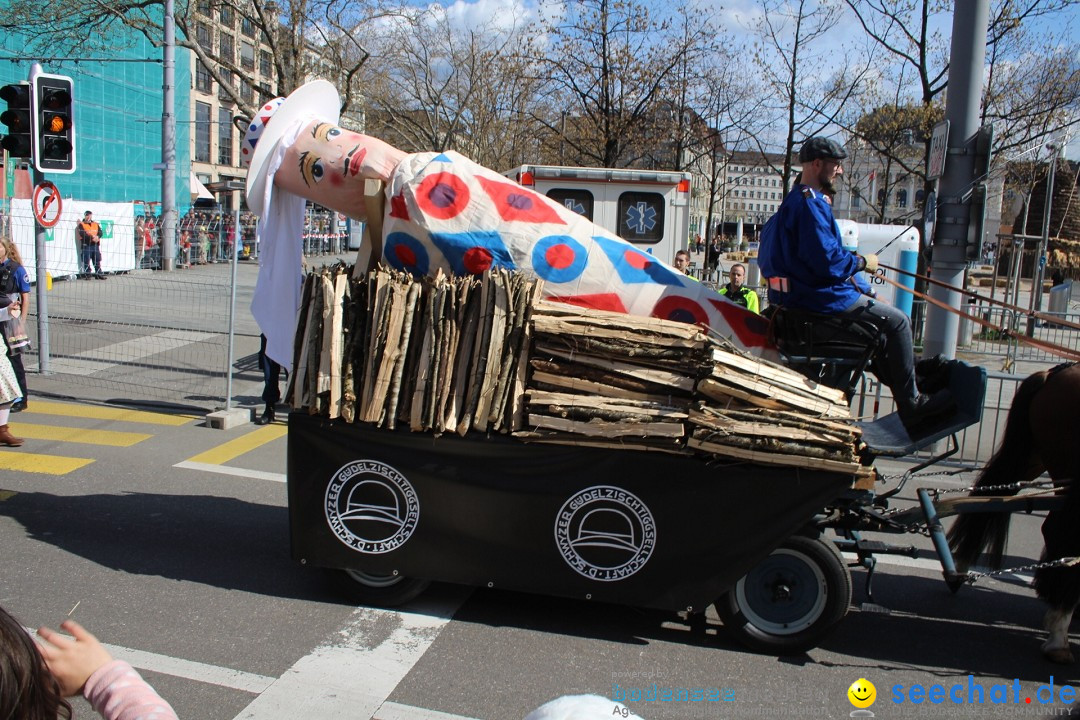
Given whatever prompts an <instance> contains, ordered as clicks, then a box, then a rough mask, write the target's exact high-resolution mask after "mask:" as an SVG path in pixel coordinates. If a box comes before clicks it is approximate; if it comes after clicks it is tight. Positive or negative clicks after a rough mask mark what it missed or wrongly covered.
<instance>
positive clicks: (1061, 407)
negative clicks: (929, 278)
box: [949, 363, 1080, 664]
mask: <svg viewBox="0 0 1080 720" xmlns="http://www.w3.org/2000/svg"><path fill="white" fill-rule="evenodd" d="M1078 429H1080V365H1077V364H1076V363H1066V364H1064V365H1058V366H1057V367H1055V368H1052V369H1050V370H1043V371H1040V372H1037V373H1035V374H1033V375H1031V376H1029V377H1028V378H1026V379H1025V380H1024V381H1023V382H1022V383H1021V384H1020V387H1019V388H1017V391H1016V395H1015V397H1014V398H1013V402H1012V406H1011V407H1010V408H1009V414H1008V416H1007V419H1006V422H1005V433H1004V435H1003V436H1002V438H1001V445H1000V446H999V447H998V449H997V451H996V452H995V453H994V455H993V457H991V458H990V462H989V463H987V465H986V467H985V468H983V470H982V472H981V473H980V475H979V478H978V480H976V482H975V486H974V489H973V490H972V492H971V495H973V496H977V495H999V496H1000V495H1015V494H1016V493H1017V492H1019V489H1012V490H1001V489H998V490H993V489H989V490H988V489H987V488H991V487H992V486H1001V485H1009V484H1011V483H1015V482H1018V481H1029V480H1034V479H1035V478H1037V477H1039V476H1040V475H1042V473H1043V472H1046V473H1047V474H1049V475H1050V478H1051V480H1052V481H1053V483H1054V485H1055V486H1056V488H1057V494H1059V495H1062V496H1063V498H1064V500H1063V506H1062V507H1061V508H1060V509H1055V510H1052V511H1050V512H1049V513H1048V514H1047V517H1046V520H1045V521H1043V524H1042V534H1043V544H1044V549H1043V554H1042V559H1043V560H1055V559H1059V558H1065V557H1077V556H1080V488H1077V483H1076V482H1073V481H1075V480H1077V479H1078V478H1080V442H1078V441H1080V436H1078ZM1009 518H1010V515H1009V513H1007V512H1003V513H965V514H961V515H960V516H959V517H958V518H957V520H956V522H955V523H954V524H953V526H952V528H951V529H950V531H949V545H950V547H951V548H952V551H953V558H954V559H955V561H956V565H957V568H958V569H959V570H960V571H961V572H963V571H966V569H967V568H968V567H970V566H971V565H972V564H974V562H975V560H976V559H977V558H978V557H979V555H980V554H981V553H982V552H983V550H984V549H986V551H987V557H988V559H989V561H990V562H989V564H990V565H992V566H994V567H1000V566H1001V560H1002V555H1003V554H1004V551H1005V540H1006V536H1007V534H1008V530H1009ZM1034 587H1035V592H1036V594H1037V595H1038V597H1039V598H1040V599H1041V600H1043V601H1044V602H1046V604H1047V605H1049V609H1048V610H1047V612H1046V616H1045V618H1044V620H1043V625H1044V627H1045V629H1046V630H1047V632H1048V634H1049V636H1048V638H1047V640H1046V642H1045V643H1043V645H1042V652H1043V655H1044V657H1046V659H1048V660H1050V661H1051V662H1056V663H1062V664H1066V663H1071V662H1073V654H1072V651H1071V650H1070V649H1069V623H1070V622H1071V620H1072V615H1073V610H1074V609H1075V608H1076V605H1077V603H1078V602H1080V565H1076V566H1065V567H1045V568H1039V569H1037V570H1036V572H1035V582H1034Z"/></svg>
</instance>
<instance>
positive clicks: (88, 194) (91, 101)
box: [0, 32, 191, 212]
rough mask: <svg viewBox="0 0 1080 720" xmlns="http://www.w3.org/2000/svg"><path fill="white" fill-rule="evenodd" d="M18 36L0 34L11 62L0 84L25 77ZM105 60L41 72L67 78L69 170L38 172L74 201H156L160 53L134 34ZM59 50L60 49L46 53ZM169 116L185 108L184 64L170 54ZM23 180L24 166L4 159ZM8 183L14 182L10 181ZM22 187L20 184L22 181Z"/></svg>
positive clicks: (182, 150)
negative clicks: (71, 137)
mask: <svg viewBox="0 0 1080 720" xmlns="http://www.w3.org/2000/svg"><path fill="white" fill-rule="evenodd" d="M27 44H28V41H27V39H26V38H23V37H21V36H20V35H19V34H18V33H4V34H2V35H0V52H2V53H3V55H4V56H5V57H8V58H17V59H18V61H16V62H7V63H0V85H6V84H8V83H16V82H21V81H24V80H26V79H27V76H28V73H29V70H30V66H31V63H32V62H33V61H34V57H32V56H31V55H30V54H29V53H28V52H27ZM115 48H116V49H115V50H113V51H111V52H110V53H109V56H108V57H103V56H99V55H93V56H87V55H82V56H79V57H76V56H75V53H72V58H71V59H70V60H68V59H60V60H50V61H49V62H48V63H45V64H43V66H42V70H43V71H44V72H46V73H53V74H58V75H68V76H70V77H71V78H72V81H73V83H74V93H73V95H74V103H73V113H74V118H73V120H74V127H75V156H76V170H75V172H74V173H72V174H68V175H58V174H51V173H46V174H45V179H46V180H49V181H51V182H53V183H54V184H55V185H56V186H57V188H58V189H59V190H60V194H61V196H62V197H64V198H72V199H74V200H76V201H79V200H86V201H99V202H138V201H144V202H153V201H159V200H160V199H161V182H162V180H161V170H160V168H159V167H155V166H158V165H159V164H160V163H161V161H162V154H161V141H162V129H161V118H162V107H163V104H162V97H163V91H162V62H161V61H162V52H161V48H155V47H154V46H153V45H151V44H150V42H149V41H147V40H146V38H145V37H143V36H142V35H141V34H139V33H135V32H128V33H126V34H125V36H124V37H118V38H117V39H116V42H115ZM54 54H55V55H60V54H61V53H60V52H57V53H54ZM175 77H176V92H175V95H174V100H175V109H176V115H177V117H179V118H181V119H182V118H184V117H186V115H185V113H186V109H187V108H188V107H189V105H190V94H189V92H188V87H189V85H190V77H191V64H190V62H189V59H188V56H187V53H182V52H181V53H177V61H176V74H175ZM189 138H190V126H189V125H188V124H187V123H185V122H178V123H177V152H176V155H177V157H176V164H177V172H176V197H177V203H178V205H179V206H180V208H181V212H183V211H184V209H185V207H186V206H188V205H190V202H191V201H190V184H189V179H190V178H189V173H188V168H189V167H190V164H191V160H190V154H189V151H188V148H189V147H190V141H189ZM11 166H12V168H13V169H18V170H19V174H20V175H22V176H24V177H25V170H24V169H23V168H25V166H26V164H25V163H19V162H12V163H11ZM10 184H11V185H12V186H14V182H12V183H10ZM23 186H24V187H25V183H23Z"/></svg>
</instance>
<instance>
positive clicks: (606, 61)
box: [529, 0, 695, 167]
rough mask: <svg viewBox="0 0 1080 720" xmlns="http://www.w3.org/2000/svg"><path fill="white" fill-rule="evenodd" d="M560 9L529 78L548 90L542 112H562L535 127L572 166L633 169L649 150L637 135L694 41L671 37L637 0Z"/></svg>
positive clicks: (588, 1) (574, 3)
mask: <svg viewBox="0 0 1080 720" xmlns="http://www.w3.org/2000/svg"><path fill="white" fill-rule="evenodd" d="M549 4H550V0H549ZM560 8H561V9H562V10H563V11H564V13H562V14H559V15H558V16H557V17H556V18H554V19H552V18H549V19H548V20H546V21H545V22H544V24H543V27H544V32H543V33H541V34H540V35H539V36H538V39H537V40H536V42H535V43H534V46H533V47H532V48H530V49H529V53H530V54H531V55H532V57H533V58H534V61H533V68H534V72H535V77H537V78H539V79H545V80H546V81H547V84H548V85H547V86H548V94H547V98H546V103H545V106H546V107H548V108H561V110H560V111H559V113H558V115H542V114H537V115H536V120H537V121H538V122H540V123H541V124H542V125H544V126H545V127H546V128H547V129H548V130H549V131H551V132H553V133H555V134H557V135H559V136H561V139H562V142H563V143H564V144H565V145H566V147H567V148H568V149H569V154H571V155H572V157H573V161H574V162H576V163H579V164H583V165H599V166H602V167H620V166H623V167H625V166H629V165H633V164H634V163H635V162H637V161H638V160H639V159H640V158H641V157H642V156H643V154H644V150H645V148H646V147H648V146H649V142H648V138H644V137H642V135H643V132H644V131H645V130H646V129H647V128H649V127H650V126H651V123H652V120H653V117H654V115H655V114H656V112H657V107H658V103H659V101H660V100H661V98H662V94H663V91H664V89H665V84H666V83H667V82H668V80H669V79H670V77H671V76H672V74H673V73H675V72H676V71H677V68H678V67H679V64H680V58H681V56H682V55H683V54H684V53H688V52H694V47H693V44H694V42H695V40H694V39H692V38H693V34H692V33H689V34H684V33H683V28H681V27H680V28H679V29H678V30H676V31H673V30H672V27H673V26H672V24H671V22H670V20H668V19H665V18H654V17H653V14H652V12H651V11H650V9H649V6H646V5H645V4H643V3H641V2H638V0H571V2H568V3H565V4H562V5H561V6H560ZM541 43H545V44H541Z"/></svg>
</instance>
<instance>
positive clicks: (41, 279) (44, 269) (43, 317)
mask: <svg viewBox="0 0 1080 720" xmlns="http://www.w3.org/2000/svg"><path fill="white" fill-rule="evenodd" d="M37 67H38V68H39V69H40V66H37ZM33 178H34V187H37V186H38V185H40V184H41V183H42V182H44V181H45V175H44V174H43V173H42V172H41V171H40V170H38V169H37V168H34V170H33ZM80 255H81V253H80ZM79 261H80V262H82V259H81V257H80V260H79ZM34 266H35V268H36V269H37V288H36V292H35V297H36V300H37V333H38V374H40V375H48V374H50V373H49V296H48V294H47V293H46V287H45V284H46V278H47V277H48V273H49V270H48V262H47V258H46V257H45V228H44V227H42V225H41V223H39V222H38V221H37V220H34Z"/></svg>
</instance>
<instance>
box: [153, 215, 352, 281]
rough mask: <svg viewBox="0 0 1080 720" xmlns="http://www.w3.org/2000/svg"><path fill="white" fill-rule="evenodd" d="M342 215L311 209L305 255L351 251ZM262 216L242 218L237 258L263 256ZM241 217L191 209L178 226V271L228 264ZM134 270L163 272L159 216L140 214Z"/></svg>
mask: <svg viewBox="0 0 1080 720" xmlns="http://www.w3.org/2000/svg"><path fill="white" fill-rule="evenodd" d="M339 225H340V223H339V222H338V217H337V214H336V213H334V212H331V211H329V210H322V209H315V208H308V210H307V212H306V214H305V217H304V242H303V247H304V254H305V255H335V254H338V253H342V252H345V251H346V250H348V235H347V233H346V232H345V231H344V230H343V229H340V227H339ZM257 227H258V218H257V217H256V216H255V215H254V214H252V213H250V212H242V213H240V215H239V228H240V231H239V237H240V242H241V245H240V247H239V248H238V252H239V255H238V257H239V258H240V259H241V260H254V259H257V258H258V256H259V248H258V243H257V242H256V230H257ZM237 235H238V233H237V215H236V213H235V212H234V211H232V210H220V209H218V210H191V211H190V212H188V213H187V214H185V215H184V216H183V217H181V218H180V220H179V222H177V225H176V258H175V259H176V267H178V268H181V269H186V268H190V267H191V266H193V265H207V264H215V263H221V262H228V261H229V259H230V258H231V257H232V246H233V243H234V242H236V238H237ZM134 236H135V258H136V260H135V267H136V268H139V269H146V270H160V269H161V228H160V225H159V218H158V217H156V216H153V215H148V216H147V215H137V216H136V217H135V226H134Z"/></svg>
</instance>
